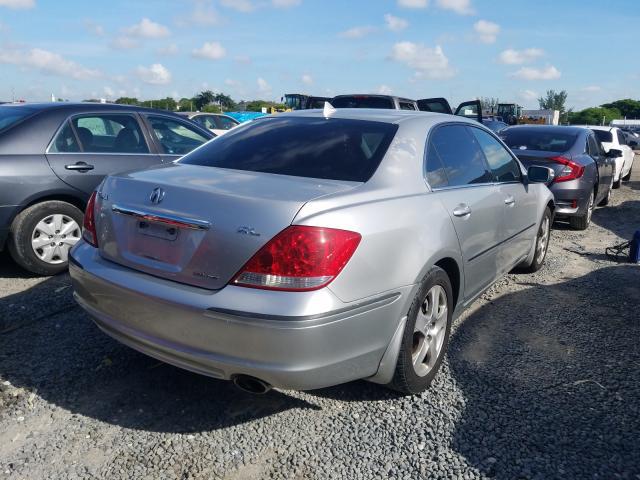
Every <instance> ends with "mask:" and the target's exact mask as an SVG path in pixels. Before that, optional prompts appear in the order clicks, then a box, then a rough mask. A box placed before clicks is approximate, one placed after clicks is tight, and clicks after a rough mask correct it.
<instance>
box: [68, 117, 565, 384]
mask: <svg viewBox="0 0 640 480" xmlns="http://www.w3.org/2000/svg"><path fill="white" fill-rule="evenodd" d="M551 174H552V172H551V171H550V170H549V169H547V168H545V167H539V166H534V167H531V168H530V169H529V170H528V171H527V170H525V169H524V167H523V166H522V165H521V164H520V162H519V161H518V160H517V158H516V157H515V156H514V155H513V154H512V153H511V151H510V150H509V149H508V148H507V147H505V145H504V144H503V143H502V142H501V141H500V140H499V139H498V138H497V137H496V136H495V135H494V134H493V133H492V132H491V131H490V130H488V129H487V128H485V127H483V126H482V125H480V124H478V123H476V122H473V121H470V120H466V119H464V118H459V117H455V116H452V115H443V114H435V113H422V112H411V111H381V110H366V109H357V110H351V109H344V110H332V109H328V110H324V111H322V110H306V111H300V112H292V113H287V114H280V115H277V116H273V117H265V118H262V119H259V120H257V121H255V122H251V123H250V124H247V125H242V126H239V127H238V128H235V129H233V130H232V131H230V132H229V133H227V134H225V135H224V136H223V137H220V138H217V139H215V140H213V141H211V142H209V143H207V144H205V145H204V146H202V147H200V148H199V149H197V150H194V151H193V152H192V153H190V154H188V155H187V156H185V157H184V158H183V159H181V160H180V161H179V162H177V163H175V164H170V165H164V166H160V167H157V168H151V169H148V170H143V171H134V172H127V173H121V174H118V175H112V176H110V177H108V178H106V179H105V181H104V182H103V183H102V184H101V185H100V187H99V188H98V190H97V192H96V193H94V195H93V196H92V199H91V202H90V205H89V206H88V208H87V213H86V216H85V223H84V232H83V240H82V241H80V242H79V243H78V244H77V245H76V246H75V247H74V249H73V251H72V253H71V265H70V271H71V276H72V279H73V284H74V288H75V297H76V299H77V301H78V302H79V303H80V305H81V306H82V307H83V308H84V309H85V310H86V311H87V312H89V314H90V315H91V316H92V317H93V319H94V321H95V322H96V324H97V325H98V326H99V327H100V328H101V329H102V330H104V331H105V332H106V333H107V334H109V335H111V336H113V337H114V338H116V339H118V340H119V341H121V342H122V343H124V344H126V345H129V346H131V347H132V348H135V349H137V350H139V351H141V352H144V353H146V354H148V355H150V356H153V357H156V358H158V359H160V360H163V361H166V362H168V363H171V364H174V365H177V366H179V367H182V368H185V369H188V370H192V371H195V372H198V373H202V374H204V375H209V376H212V377H215V378H220V379H229V380H233V381H234V382H235V383H236V385H238V386H239V387H241V388H243V389H245V390H248V391H252V392H256V393H259V392H264V391H266V390H268V389H269V388H270V387H271V386H276V387H280V388H289V389H301V390H304V389H314V388H321V387H326V386H330V385H335V384H339V383H343V382H348V381H351V380H355V379H362V378H364V379H368V380H370V381H373V382H377V383H381V384H385V385H388V386H390V387H392V388H395V389H397V390H400V391H403V392H407V393H416V392H420V391H422V390H424V389H425V388H427V387H428V386H429V384H430V383H431V381H432V380H433V378H434V376H435V375H436V373H437V371H438V369H439V367H440V365H441V363H442V360H443V356H444V354H445V352H446V350H447V344H448V341H449V332H450V329H451V324H452V321H453V319H454V318H455V317H456V316H457V315H459V313H460V312H461V311H462V310H463V308H464V307H466V306H468V305H469V304H470V303H471V302H472V301H473V300H474V299H475V298H477V297H478V296H479V295H480V294H481V293H482V292H483V291H484V290H485V289H487V288H488V287H489V286H491V285H492V284H493V283H494V282H495V281H496V280H497V279H499V278H500V277H501V276H502V275H504V274H505V273H506V272H508V271H510V270H511V269H513V268H515V267H518V268H520V269H522V270H527V271H535V270H537V269H539V268H540V267H541V266H542V264H543V262H544V259H545V255H546V252H547V246H548V244H549V226H550V223H551V220H552V217H553V210H554V203H553V197H552V195H551V193H550V192H549V190H548V189H547V187H546V186H545V185H544V182H546V181H549V180H550V175H551Z"/></svg>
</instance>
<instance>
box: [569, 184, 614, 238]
mask: <svg viewBox="0 0 640 480" xmlns="http://www.w3.org/2000/svg"><path fill="white" fill-rule="evenodd" d="M614 185H615V184H614ZM593 197H594V194H593V191H592V192H591V195H590V196H589V203H588V204H587V212H586V213H585V214H584V215H580V216H576V217H569V225H571V228H573V229H574V230H586V229H587V227H588V226H589V224H590V223H591V214H592V213H593Z"/></svg>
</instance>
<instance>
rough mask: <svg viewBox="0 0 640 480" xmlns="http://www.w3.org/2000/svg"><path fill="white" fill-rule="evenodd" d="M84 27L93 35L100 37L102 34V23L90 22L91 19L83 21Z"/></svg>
mask: <svg viewBox="0 0 640 480" xmlns="http://www.w3.org/2000/svg"><path fill="white" fill-rule="evenodd" d="M84 28H85V29H86V30H87V31H88V32H89V33H92V34H93V35H96V36H98V37H102V36H103V35H104V27H103V26H102V25H99V24H97V23H96V22H92V21H91V20H85V21H84Z"/></svg>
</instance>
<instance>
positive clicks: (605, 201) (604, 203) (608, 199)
mask: <svg viewBox="0 0 640 480" xmlns="http://www.w3.org/2000/svg"><path fill="white" fill-rule="evenodd" d="M612 195H613V179H612V180H611V186H610V187H609V191H608V192H607V196H606V197H604V198H603V199H602V200H601V201H600V203H599V204H598V206H599V207H606V206H607V205H609V202H611V196H612Z"/></svg>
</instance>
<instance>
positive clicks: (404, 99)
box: [333, 93, 415, 102]
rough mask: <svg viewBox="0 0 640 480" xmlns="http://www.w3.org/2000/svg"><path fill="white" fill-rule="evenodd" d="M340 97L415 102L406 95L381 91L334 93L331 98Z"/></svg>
mask: <svg viewBox="0 0 640 480" xmlns="http://www.w3.org/2000/svg"><path fill="white" fill-rule="evenodd" d="M342 97H361V98H363V97H367V98H369V97H373V98H388V99H391V100H393V99H395V100H399V101H403V102H415V100H412V99H410V98H406V97H398V96H396V95H384V94H382V93H345V94H342V95H336V96H335V97H333V98H342Z"/></svg>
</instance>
